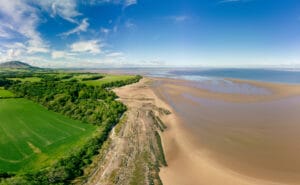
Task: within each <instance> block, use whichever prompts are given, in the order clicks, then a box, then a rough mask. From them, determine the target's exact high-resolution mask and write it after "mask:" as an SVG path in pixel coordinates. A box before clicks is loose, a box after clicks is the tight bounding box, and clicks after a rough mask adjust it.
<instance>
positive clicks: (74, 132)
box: [0, 90, 96, 172]
mask: <svg viewBox="0 0 300 185" xmlns="http://www.w3.org/2000/svg"><path fill="white" fill-rule="evenodd" d="M0 93H1V90H0ZM95 130H96V127H95V126H93V125H91V124H85V123H81V122H79V121H75V120H71V119H69V118H67V117H65V116H63V115H61V114H58V113H55V112H52V111H48V110H47V109H46V108H44V107H42V106H40V105H38V104H36V103H33V102H31V101H29V100H26V99H21V98H20V99H0V171H10V172H17V171H20V170H21V171H27V170H35V169H40V168H41V167H46V166H49V165H50V164H52V163H53V162H54V161H55V160H57V159H59V158H60V157H62V156H65V155H67V154H68V153H70V151H71V150H72V148H73V149H74V147H75V146H80V145H83V144H84V142H85V141H86V139H87V138H89V137H90V136H91V135H92V134H93V132H94V131H95Z"/></svg>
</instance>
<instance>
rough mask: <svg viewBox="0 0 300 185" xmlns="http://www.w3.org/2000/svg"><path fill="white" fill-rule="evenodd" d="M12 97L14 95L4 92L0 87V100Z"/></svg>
mask: <svg viewBox="0 0 300 185" xmlns="http://www.w3.org/2000/svg"><path fill="white" fill-rule="evenodd" d="M14 96H15V95H14V94H13V93H12V92H10V91H8V90H5V89H4V88H3V87H0V99H1V98H12V97H14Z"/></svg>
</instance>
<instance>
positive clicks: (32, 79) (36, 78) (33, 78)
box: [8, 77, 41, 82]
mask: <svg viewBox="0 0 300 185" xmlns="http://www.w3.org/2000/svg"><path fill="white" fill-rule="evenodd" d="M8 79H9V80H20V81H21V82H39V81H41V78H39V77H26V78H8Z"/></svg>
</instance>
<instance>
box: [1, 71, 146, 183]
mask: <svg viewBox="0 0 300 185" xmlns="http://www.w3.org/2000/svg"><path fill="white" fill-rule="evenodd" d="M81 75H86V76H91V74H81ZM75 76H78V74H73V73H70V74H69V73H47V72H41V73H32V72H24V73H22V72H6V73H3V74H1V77H0V86H4V87H5V88H6V89H8V90H9V91H11V92H13V93H14V94H15V95H16V96H17V97H21V98H19V99H3V100H0V113H1V114H3V115H0V167H1V169H3V172H0V184H70V183H72V182H75V181H74V179H76V178H77V177H80V176H82V175H83V174H84V170H85V169H86V167H87V166H88V165H90V164H91V163H92V158H93V156H95V155H97V154H98V153H99V149H100V148H101V147H102V146H103V143H104V142H105V141H106V140H107V138H108V135H109V132H110V131H111V129H112V128H113V127H114V126H115V125H116V124H117V123H118V122H119V119H120V118H121V116H122V115H123V113H124V112H125V111H126V107H125V105H123V104H122V103H121V102H119V101H116V98H117V96H116V94H115V93H114V92H112V91H110V90H109V89H108V87H115V86H120V85H126V84H129V83H134V82H137V81H138V80H139V79H140V78H141V77H139V76H135V77H134V78H132V79H130V80H124V81H120V82H118V83H114V82H112V83H110V84H107V85H106V86H105V87H104V86H90V85H87V84H85V83H79V82H83V81H82V80H76V79H75V78H74V77H75ZM19 79H23V80H19ZM25 79H26V80H25ZM28 79H31V80H28ZM36 79H39V80H36ZM98 80H101V79H98ZM24 98H26V99H29V100H31V101H29V100H26V99H24ZM9 101H10V102H9ZM34 102H35V103H34ZM47 109H48V110H47ZM11 118H13V119H11ZM70 118H71V119H70ZM85 123H87V124H85ZM1 132H2V133H1ZM1 147H2V148H1ZM2 166H3V168H2ZM9 172H14V173H9Z"/></svg>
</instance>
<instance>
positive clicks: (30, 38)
mask: <svg viewBox="0 0 300 185" xmlns="http://www.w3.org/2000/svg"><path fill="white" fill-rule="evenodd" d="M0 4H1V6H0V14H1V15H2V16H1V17H0V21H1V25H0V30H1V35H2V36H7V37H6V38H16V37H20V36H21V37H22V38H23V39H25V42H24V43H25V44H26V46H27V47H28V48H29V49H28V52H30V53H35V52H48V45H47V44H46V43H45V41H44V40H43V39H42V37H41V34H40V33H39V32H38V31H37V30H36V29H37V26H38V24H39V23H40V19H39V16H38V10H37V9H36V8H34V7H32V6H30V5H28V4H26V2H25V1H21V0H14V1H6V0H0ZM37 48H39V49H37Z"/></svg>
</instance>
